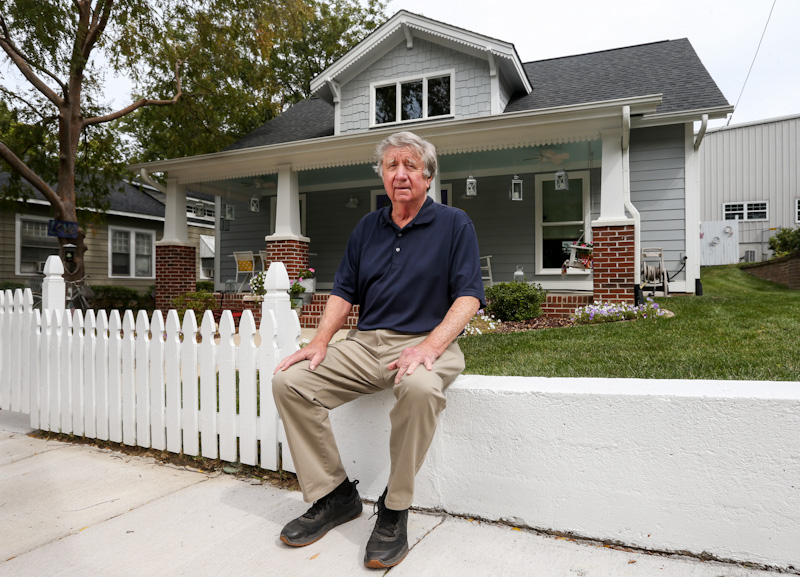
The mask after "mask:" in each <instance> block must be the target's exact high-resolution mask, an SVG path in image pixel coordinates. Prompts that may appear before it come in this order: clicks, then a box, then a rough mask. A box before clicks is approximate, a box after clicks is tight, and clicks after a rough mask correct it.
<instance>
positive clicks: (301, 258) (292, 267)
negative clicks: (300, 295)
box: [267, 240, 308, 282]
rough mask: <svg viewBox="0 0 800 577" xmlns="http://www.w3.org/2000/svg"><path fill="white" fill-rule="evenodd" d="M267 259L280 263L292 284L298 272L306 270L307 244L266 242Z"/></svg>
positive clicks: (302, 242)
mask: <svg viewBox="0 0 800 577" xmlns="http://www.w3.org/2000/svg"><path fill="white" fill-rule="evenodd" d="M267 259H268V260H269V262H273V261H280V262H282V263H283V265H284V266H285V267H286V272H287V273H289V280H290V281H292V282H294V280H295V279H296V278H297V276H298V275H299V274H300V271H301V270H303V269H305V268H308V243H307V242H305V241H302V240H268V241H267Z"/></svg>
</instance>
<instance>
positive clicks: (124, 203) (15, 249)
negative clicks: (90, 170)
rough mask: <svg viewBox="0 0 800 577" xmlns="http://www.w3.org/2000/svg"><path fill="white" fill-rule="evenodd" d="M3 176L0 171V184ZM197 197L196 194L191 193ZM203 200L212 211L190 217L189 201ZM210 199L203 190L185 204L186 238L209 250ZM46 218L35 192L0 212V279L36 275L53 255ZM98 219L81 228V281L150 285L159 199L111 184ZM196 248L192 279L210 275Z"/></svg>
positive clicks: (160, 221)
mask: <svg viewBox="0 0 800 577" xmlns="http://www.w3.org/2000/svg"><path fill="white" fill-rule="evenodd" d="M7 179H8V175H7V174H0V186H3V185H4V184H5V182H6V181H7ZM198 196H202V198H192V197H198ZM197 204H204V205H206V206H208V207H209V209H210V210H211V211H212V212H211V213H210V214H208V213H206V214H205V216H204V217H203V218H202V219H200V218H196V217H195V216H194V212H195V210H196V209H195V205H197ZM213 207H214V203H213V201H210V200H209V198H208V197H207V196H205V195H197V194H194V195H191V196H190V200H189V202H188V203H187V211H189V210H191V216H190V218H189V226H188V237H189V241H190V242H191V243H193V244H194V245H196V246H199V245H200V243H201V242H203V241H202V240H201V239H206V240H208V242H210V244H211V246H212V250H213V239H214V236H213V229H214V214H213ZM51 218H52V215H51V212H50V204H49V203H48V202H46V201H45V200H44V197H43V196H41V195H40V194H39V193H38V192H36V193H34V197H33V198H31V199H29V200H27V202H18V203H16V206H15V209H14V210H12V211H3V213H2V215H0V241H1V242H2V247H3V248H2V249H0V281H8V282H16V283H27V282H28V281H29V280H31V279H37V278H41V274H40V273H41V271H42V269H43V267H44V263H45V261H46V260H47V257H48V256H50V255H52V254H58V240H57V239H56V238H55V237H53V236H48V234H47V230H48V222H49V220H50V219H51ZM101 221H102V224H89V225H88V226H87V227H86V240H85V242H86V246H87V251H86V253H85V262H86V274H87V277H88V278H87V282H88V283H89V284H90V285H91V284H96V285H120V286H127V287H130V288H133V289H136V290H139V291H142V290H146V289H147V288H148V287H150V286H152V285H154V284H155V276H156V274H155V273H156V270H155V252H156V251H155V246H156V243H157V241H159V240H160V239H161V236H162V233H163V229H164V202H163V198H161V199H159V193H158V192H157V191H155V189H153V188H152V187H149V186H140V185H138V184H137V185H132V184H129V183H127V182H125V183H123V185H122V187H121V190H118V189H113V190H112V192H111V196H110V208H109V210H108V212H107V213H106V215H105V217H104V218H103V219H101ZM199 259H200V252H198V262H197V265H198V266H197V271H198V273H197V279H198V280H200V279H203V278H209V279H210V280H212V279H213V255H212V256H211V259H210V260H211V264H209V261H208V260H206V261H205V266H206V272H208V273H210V276H207V275H205V274H203V268H202V266H201V264H202V261H200V260H199Z"/></svg>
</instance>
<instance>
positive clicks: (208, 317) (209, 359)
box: [199, 311, 219, 459]
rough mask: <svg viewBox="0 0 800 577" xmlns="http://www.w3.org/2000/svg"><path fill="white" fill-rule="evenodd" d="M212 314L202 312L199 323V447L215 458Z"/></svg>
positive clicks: (215, 362)
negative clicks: (201, 318) (201, 319)
mask: <svg viewBox="0 0 800 577" xmlns="http://www.w3.org/2000/svg"><path fill="white" fill-rule="evenodd" d="M214 324H215V323H214V315H213V314H212V313H211V311H206V312H205V313H204V314H203V322H202V323H201V324H200V338H201V342H200V351H199V357H200V447H201V449H202V455H203V456H204V457H207V458H209V459H216V458H217V456H218V455H219V453H218V451H217V345H216V344H214V332H215V326H214Z"/></svg>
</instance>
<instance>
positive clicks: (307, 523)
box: [281, 481, 364, 547]
mask: <svg viewBox="0 0 800 577" xmlns="http://www.w3.org/2000/svg"><path fill="white" fill-rule="evenodd" d="M357 484H358V481H353V482H352V483H351V489H350V494H349V495H347V496H342V495H336V494H334V493H329V494H328V495H325V496H324V497H322V499H319V500H318V501H314V504H313V505H312V506H311V508H310V509H309V510H308V511H306V512H305V514H303V515H301V516H300V517H298V518H297V519H294V520H292V521H289V523H287V524H286V526H285V527H284V528H283V531H281V541H283V542H284V543H286V544H287V545H291V546H292V547H305V546H306V545H311V543H313V542H315V541H318V540H320V539H322V537H323V536H324V535H325V533H327V532H328V531H330V530H331V529H333V528H334V527H336V526H337V525H341V524H342V523H347V522H348V521H352V520H353V519H355V518H356V517H358V516H359V515H361V511H362V509H363V508H364V505H363V504H362V503H361V497H359V496H358V491H356V485H357Z"/></svg>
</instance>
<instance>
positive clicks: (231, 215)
mask: <svg viewBox="0 0 800 577" xmlns="http://www.w3.org/2000/svg"><path fill="white" fill-rule="evenodd" d="M234 209H235V207H234V206H233V205H232V204H226V205H225V220H236V211H235V210H234Z"/></svg>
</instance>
